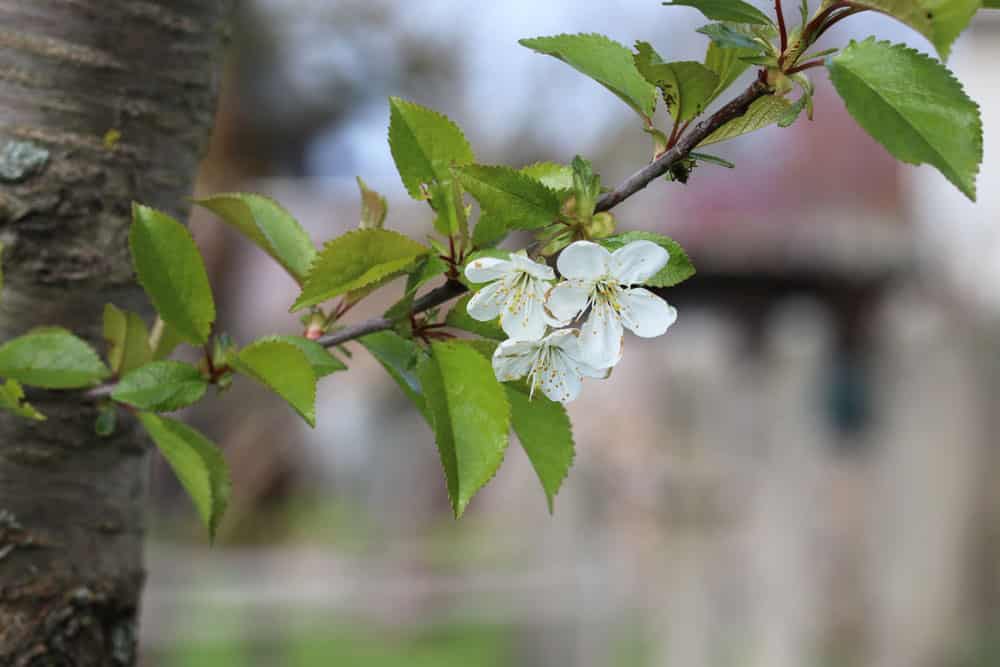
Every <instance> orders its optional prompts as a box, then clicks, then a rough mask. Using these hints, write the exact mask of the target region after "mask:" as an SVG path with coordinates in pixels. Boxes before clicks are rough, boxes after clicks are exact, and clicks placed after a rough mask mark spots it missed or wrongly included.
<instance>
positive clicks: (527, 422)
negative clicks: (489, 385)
mask: <svg viewBox="0 0 1000 667" xmlns="http://www.w3.org/2000/svg"><path fill="white" fill-rule="evenodd" d="M504 388H505V389H506V390H507V400H508V401H509V402H510V414H511V422H512V423H513V425H514V432H515V433H517V438H518V440H520V441H521V446H522V447H524V451H525V453H526V454H527V455H528V460H529V461H531V466H532V467H533V468H534V469H535V474H537V475H538V480H539V481H540V482H541V483H542V488H543V489H544V490H545V498H546V500H548V503H549V512H550V513H551V512H552V511H553V509H554V507H553V504H554V502H555V497H556V494H557V493H558V492H559V487H560V486H562V483H563V480H564V479H566V476H567V475H568V474H569V469H570V466H572V465H573V457H574V454H575V452H574V449H573V430H572V426H571V425H570V421H569V416H567V414H566V408H565V407H563V405H562V404H561V403H556V402H554V401H550V400H549V399H548V398H546V397H545V396H542V395H541V392H538V394H536V395H535V396H534V397H531V398H529V397H528V395H527V394H525V393H524V392H521V391H519V390H518V389H516V388H515V387H513V386H510V385H507V386H505V387H504Z"/></svg>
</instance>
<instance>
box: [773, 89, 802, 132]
mask: <svg viewBox="0 0 1000 667" xmlns="http://www.w3.org/2000/svg"><path fill="white" fill-rule="evenodd" d="M808 104H809V94H808V93H805V92H803V93H802V95H801V96H800V97H799V99H797V100H795V102H793V103H792V105H791V106H790V107H788V110H787V111H786V112H785V115H784V116H782V117H781V118H779V119H778V127H791V126H792V125H793V124H795V121H797V120H798V119H799V116H801V115H802V111H803V109H805V108H806V106H808Z"/></svg>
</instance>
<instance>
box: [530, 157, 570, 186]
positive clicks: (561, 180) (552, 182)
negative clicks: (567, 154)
mask: <svg viewBox="0 0 1000 667" xmlns="http://www.w3.org/2000/svg"><path fill="white" fill-rule="evenodd" d="M521 173H522V174H524V175H525V176H530V177H531V178H533V179H535V180H536V181H538V182H539V183H541V184H542V185H544V186H545V187H547V188H549V189H550V190H555V191H556V192H557V193H562V192H569V191H571V190H572V189H573V167H571V166H569V165H567V164H558V163H556V162H535V163H534V164H529V165H528V166H526V167H521Z"/></svg>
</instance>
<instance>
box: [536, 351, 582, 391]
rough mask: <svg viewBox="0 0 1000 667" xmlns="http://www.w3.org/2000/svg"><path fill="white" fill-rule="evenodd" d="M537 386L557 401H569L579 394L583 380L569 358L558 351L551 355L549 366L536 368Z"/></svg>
mask: <svg viewBox="0 0 1000 667" xmlns="http://www.w3.org/2000/svg"><path fill="white" fill-rule="evenodd" d="M536 372H537V373H538V374H539V375H538V378H537V382H538V386H540V387H541V388H542V391H543V392H545V395H546V396H548V397H549V399H551V400H553V401H558V402H559V403H569V402H570V401H572V400H575V399H576V397H577V396H579V395H580V387H581V385H582V384H583V381H582V380H581V378H580V375H579V374H578V373H577V372H576V369H575V368H574V367H573V366H572V365H571V364H570V363H569V360H568V359H567V358H566V357H565V356H564V355H562V354H560V353H559V352H556V353H555V354H553V355H552V361H551V366H550V367H549V368H546V369H538V370H537V371H536Z"/></svg>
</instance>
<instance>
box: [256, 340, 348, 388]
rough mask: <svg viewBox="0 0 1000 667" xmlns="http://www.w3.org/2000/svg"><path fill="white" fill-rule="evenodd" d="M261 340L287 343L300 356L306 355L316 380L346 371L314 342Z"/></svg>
mask: <svg viewBox="0 0 1000 667" xmlns="http://www.w3.org/2000/svg"><path fill="white" fill-rule="evenodd" d="M262 340H273V341H277V342H279V343H288V344H289V345H294V346H295V347H297V348H299V350H300V351H301V352H302V354H304V355H306V359H308V360H309V365H310V366H312V369H313V373H315V374H316V378H317V379H319V378H324V377H326V376H327V375H330V374H331V373H336V372H337V371H346V370H347V366H345V365H344V362H343V361H341V360H340V359H338V358H337V357H335V356H333V353H332V352H330V351H329V350H328V349H326V348H325V347H323V346H322V345H320V344H319V343H317V342H316V341H314V340H309V339H308V338H303V337H302V336H270V337H268V338H264V339H262Z"/></svg>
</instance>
